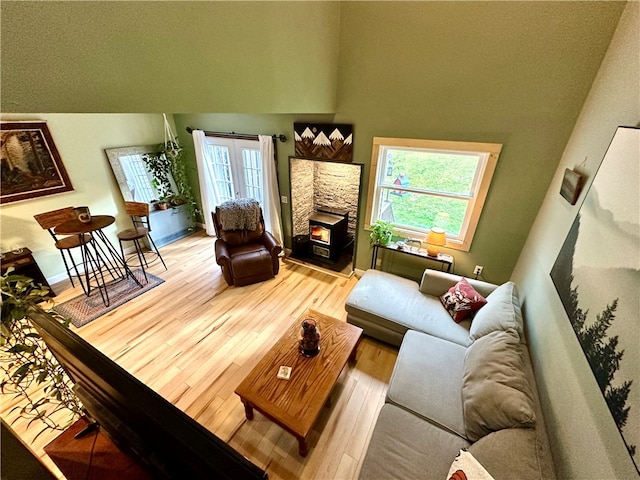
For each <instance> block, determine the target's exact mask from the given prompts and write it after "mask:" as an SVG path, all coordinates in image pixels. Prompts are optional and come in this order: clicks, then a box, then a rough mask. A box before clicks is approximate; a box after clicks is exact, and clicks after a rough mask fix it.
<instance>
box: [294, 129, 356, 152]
mask: <svg viewBox="0 0 640 480" xmlns="http://www.w3.org/2000/svg"><path fill="white" fill-rule="evenodd" d="M293 131H294V137H295V149H296V157H298V158H311V159H314V158H318V159H325V160H337V161H341V162H351V161H353V125H346V124H333V123H294V124H293Z"/></svg>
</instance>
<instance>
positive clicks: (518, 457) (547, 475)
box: [469, 428, 555, 480]
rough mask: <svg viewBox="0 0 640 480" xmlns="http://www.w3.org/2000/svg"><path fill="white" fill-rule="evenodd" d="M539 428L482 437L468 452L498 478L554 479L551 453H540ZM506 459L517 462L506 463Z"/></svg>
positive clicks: (506, 429)
mask: <svg viewBox="0 0 640 480" xmlns="http://www.w3.org/2000/svg"><path fill="white" fill-rule="evenodd" d="M537 433H538V432H537V428H536V429H534V428H505V429H503V430H498V431H497V432H492V433H490V434H489V435H487V436H485V437H482V438H481V439H480V440H478V441H477V442H475V443H474V444H473V445H471V446H470V447H469V452H471V453H472V454H473V456H474V457H475V458H476V459H477V460H478V461H479V462H480V463H482V465H483V466H484V467H485V468H486V469H487V470H488V471H489V472H490V473H491V474H492V475H493V476H494V477H496V478H517V479H519V480H530V479H531V480H533V479H535V480H540V479H541V478H544V479H545V480H547V479H551V478H555V472H554V471H553V464H552V462H551V459H550V456H549V454H548V452H547V453H546V454H545V453H544V452H541V451H540V447H539V446H538V442H537V440H536V437H537ZM505 458H511V459H514V461H509V462H505V461H504V459H505Z"/></svg>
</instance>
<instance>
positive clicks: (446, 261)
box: [371, 242, 453, 273]
mask: <svg viewBox="0 0 640 480" xmlns="http://www.w3.org/2000/svg"><path fill="white" fill-rule="evenodd" d="M381 248H382V249H384V250H390V251H392V252H398V253H404V254H406V255H413V256H414V257H419V258H424V259H426V260H431V261H434V262H439V263H440V264H441V267H442V270H445V269H446V271H447V272H449V273H451V268H452V267H453V257H452V256H451V255H446V254H440V253H439V254H438V255H437V256H436V257H432V256H430V255H429V254H427V251H426V250H425V249H424V248H420V249H417V250H413V249H411V248H410V247H408V246H405V247H404V248H402V249H399V248H398V244H397V243H395V242H392V243H390V244H389V245H378V244H377V243H376V244H374V245H373V253H372V255H371V268H372V269H373V270H375V268H376V263H378V250H379V249H381Z"/></svg>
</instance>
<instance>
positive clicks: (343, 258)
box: [289, 158, 362, 274]
mask: <svg viewBox="0 0 640 480" xmlns="http://www.w3.org/2000/svg"><path fill="white" fill-rule="evenodd" d="M289 175H290V184H291V217H292V222H291V224H292V236H293V238H292V243H291V245H292V252H291V255H290V256H291V257H293V258H295V259H298V260H302V261H304V262H308V263H312V264H315V265H318V266H321V267H324V268H328V269H331V270H334V271H339V272H343V273H348V274H350V273H351V272H352V271H353V255H354V246H355V236H356V232H357V224H358V201H359V197H360V183H361V177H362V165H360V164H353V163H342V162H334V161H325V160H317V159H316V160H309V159H300V158H290V159H289Z"/></svg>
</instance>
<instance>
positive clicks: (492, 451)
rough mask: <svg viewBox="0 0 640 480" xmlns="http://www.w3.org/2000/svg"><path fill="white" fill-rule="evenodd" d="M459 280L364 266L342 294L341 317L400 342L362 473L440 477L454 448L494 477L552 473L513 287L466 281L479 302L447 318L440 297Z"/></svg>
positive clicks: (549, 476)
mask: <svg viewBox="0 0 640 480" xmlns="http://www.w3.org/2000/svg"><path fill="white" fill-rule="evenodd" d="M460 278H461V277H459V276H456V275H453V274H448V273H445V272H439V271H435V270H425V272H424V274H423V276H422V281H421V282H420V283H417V282H414V281H412V280H408V279H405V278H401V277H398V276H396V275H393V274H389V273H386V272H381V271H377V270H367V271H366V272H365V274H364V275H363V276H362V278H361V279H360V280H359V282H358V284H357V285H356V287H355V288H354V289H353V291H352V293H351V295H350V296H349V298H348V299H347V302H346V305H345V309H346V311H347V321H348V322H349V323H353V324H355V325H358V326H359V327H361V328H363V330H364V333H365V335H369V336H371V337H374V338H377V339H379V340H382V341H384V342H388V343H391V344H393V345H398V346H400V350H399V353H398V359H397V362H396V365H395V368H394V371H393V374H392V377H391V381H390V383H389V388H388V391H387V396H386V401H385V404H384V406H383V407H382V409H381V411H380V414H379V416H378V419H377V422H376V426H375V429H374V432H373V436H372V438H371V442H370V444H369V447H368V451H367V454H366V457H365V459H364V462H363V465H362V469H361V472H360V478H361V479H392V478H397V479H412V478H416V479H418V478H420V479H432V478H433V479H443V480H444V479H446V477H447V473H448V472H449V469H450V467H451V465H452V462H453V461H454V459H455V457H456V455H457V454H458V452H459V451H460V450H461V449H465V450H467V451H468V452H470V453H471V454H472V455H473V456H474V457H475V459H476V460H478V461H479V462H480V463H481V464H482V466H483V467H484V468H485V469H486V470H487V471H488V472H489V473H490V474H491V475H492V476H493V478H495V479H496V480H499V479H503V478H504V479H507V478H510V479H511V478H518V479H538V480H540V479H553V478H555V471H554V467H553V460H552V455H551V451H550V448H549V442H548V437H547V433H546V428H545V423H544V418H543V415H542V411H541V410H540V406H539V405H540V402H539V398H538V393H537V388H536V383H535V377H534V374H533V370H532V368H531V361H530V357H529V352H528V349H527V346H526V342H525V336H524V329H523V320H522V315H521V312H520V304H519V299H518V293H517V289H516V286H515V285H514V284H513V283H512V282H508V283H506V284H504V285H500V286H498V285H493V284H490V283H486V282H480V281H476V280H472V279H471V280H468V282H469V284H471V286H473V288H474V289H475V290H476V291H477V292H478V293H480V294H481V295H482V296H484V297H485V298H486V300H487V304H486V305H484V306H483V307H482V308H480V310H479V311H478V312H477V313H476V314H475V317H474V318H473V320H469V319H467V320H463V321H462V322H461V323H456V322H454V321H453V319H452V317H451V316H450V314H449V313H448V312H447V310H446V309H445V308H444V307H443V306H442V303H441V302H440V299H439V297H440V296H441V295H443V294H444V293H445V292H447V290H449V288H451V287H452V286H454V285H455V284H456V283H457V282H458V281H459V280H460Z"/></svg>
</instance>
